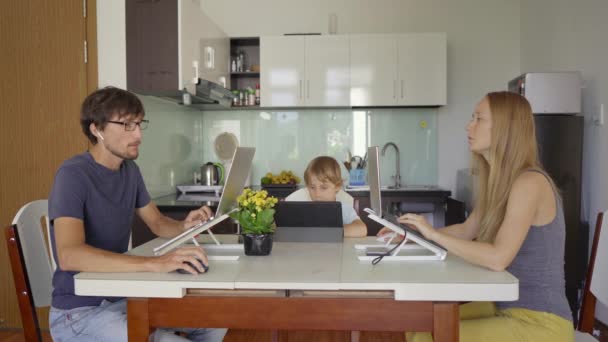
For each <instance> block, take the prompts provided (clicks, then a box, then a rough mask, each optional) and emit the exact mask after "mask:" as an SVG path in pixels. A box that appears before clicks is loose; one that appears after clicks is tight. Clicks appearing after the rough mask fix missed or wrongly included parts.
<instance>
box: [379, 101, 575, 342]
mask: <svg viewBox="0 0 608 342" xmlns="http://www.w3.org/2000/svg"><path fill="white" fill-rule="evenodd" d="M467 138H468V143H469V148H470V150H471V152H472V159H473V163H474V168H473V169H474V170H475V172H476V176H477V187H476V206H475V209H474V210H473V212H472V213H471V215H470V216H469V217H468V218H467V220H466V221H465V222H464V223H462V224H456V225H452V226H449V227H446V228H443V229H433V227H432V226H431V225H430V224H429V223H428V222H427V221H426V220H425V219H424V217H422V216H419V215H414V214H406V215H403V216H401V217H400V218H399V221H400V222H402V223H404V224H407V225H409V226H412V227H414V228H416V229H418V230H419V231H420V232H421V233H422V234H423V235H424V236H425V237H426V238H428V239H430V240H432V241H435V242H437V243H439V244H441V245H442V246H444V247H445V248H447V249H448V251H449V252H450V253H451V254H454V255H457V256H459V257H461V258H463V259H465V260H467V261H468V262H470V263H473V264H476V265H480V266H483V267H487V268H489V269H491V270H495V271H503V270H507V271H509V272H510V273H511V274H513V275H514V276H515V277H517V278H518V279H519V300H517V301H515V302H497V303H469V304H464V305H462V306H461V308H460V309H461V310H460V319H461V320H460V341H536V342H538V341H552V342H555V341H573V339H574V331H573V326H572V316H571V313H570V307H569V306H568V302H567V300H566V295H565V286H564V241H565V223H564V215H563V210H562V203H561V199H560V197H559V194H558V191H557V189H556V187H555V185H554V183H553V181H552V180H551V178H550V177H549V176H548V175H547V173H546V172H545V171H544V170H543V168H542V166H541V165H540V162H539V161H538V156H537V145H536V136H535V131H534V119H533V116H532V110H531V108H530V104H529V103H528V101H527V100H526V99H525V98H524V97H522V96H520V95H517V94H514V93H509V92H494V93H489V94H487V95H486V96H485V97H484V98H483V99H482V100H481V102H479V104H478V105H477V107H476V108H475V112H474V113H473V117H472V119H471V121H470V122H469V124H468V125H467ZM382 233H385V232H382V231H381V232H380V234H382ZM407 340H408V342H412V341H414V342H416V341H431V340H432V338H431V336H430V334H428V333H426V334H424V333H408V334H407Z"/></svg>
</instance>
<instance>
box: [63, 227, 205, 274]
mask: <svg viewBox="0 0 608 342" xmlns="http://www.w3.org/2000/svg"><path fill="white" fill-rule="evenodd" d="M54 230H55V248H56V250H57V259H58V260H57V262H58V265H59V268H60V269H62V270H64V271H81V272H143V271H149V272H170V271H173V270H176V269H184V270H187V271H189V272H190V273H193V274H196V271H195V270H194V269H192V268H191V267H190V266H188V265H186V264H184V262H186V261H188V262H190V263H192V264H193V265H197V267H199V271H201V272H204V269H203V268H202V267H200V266H198V265H199V263H198V262H196V260H195V259H197V258H198V259H201V260H203V262H204V263H205V264H208V263H209V262H208V260H207V256H206V255H205V253H204V252H203V250H202V249H201V248H198V247H183V248H179V249H176V250H173V251H171V252H170V253H167V254H165V255H163V256H160V257H142V256H134V255H125V254H119V253H114V252H110V251H106V250H103V249H99V248H95V247H93V246H91V245H88V244H87V243H86V242H85V234H84V224H83V221H82V220H80V219H76V218H73V217H59V218H56V219H55V220H54Z"/></svg>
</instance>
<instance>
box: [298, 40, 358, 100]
mask: <svg viewBox="0 0 608 342" xmlns="http://www.w3.org/2000/svg"><path fill="white" fill-rule="evenodd" d="M305 50H306V54H305V56H306V57H305V63H306V68H305V71H306V79H305V83H304V94H305V104H306V106H309V107H322V106H327V107H332V106H336V107H337V106H349V105H350V70H349V66H350V63H349V37H348V36H309V37H306V44H305Z"/></svg>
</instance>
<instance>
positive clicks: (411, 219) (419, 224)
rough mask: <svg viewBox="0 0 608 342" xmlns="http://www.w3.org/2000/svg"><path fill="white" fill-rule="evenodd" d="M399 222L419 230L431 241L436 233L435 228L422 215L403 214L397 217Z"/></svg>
mask: <svg viewBox="0 0 608 342" xmlns="http://www.w3.org/2000/svg"><path fill="white" fill-rule="evenodd" d="M397 221H399V223H402V224H405V225H407V226H408V227H410V228H412V229H415V230H417V231H419V232H420V233H421V234H422V235H423V236H424V237H425V238H427V239H429V240H431V241H433V240H434V237H435V235H436V234H438V233H437V231H436V230H435V228H433V226H431V224H430V223H429V222H428V221H427V220H426V219H425V218H424V216H422V215H416V214H405V215H402V216H401V217H399V218H398V219H397Z"/></svg>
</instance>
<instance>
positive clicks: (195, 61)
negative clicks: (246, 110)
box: [126, 0, 230, 95]
mask: <svg viewBox="0 0 608 342" xmlns="http://www.w3.org/2000/svg"><path fill="white" fill-rule="evenodd" d="M126 38H127V88H128V89H129V90H131V91H134V92H136V93H140V94H153V95H159V94H176V93H178V92H179V91H181V90H182V89H183V88H186V89H188V92H190V93H193V94H194V93H195V92H196V91H195V84H196V82H197V80H198V78H202V79H206V80H209V81H212V82H215V83H219V84H221V85H223V86H224V87H228V86H229V85H228V84H227V82H228V81H227V80H228V70H229V67H228V63H229V51H230V41H229V39H228V37H227V36H226V34H224V32H223V31H222V30H221V29H220V28H219V27H217V25H215V23H213V22H212V21H211V19H209V18H208V17H207V16H206V15H205V14H204V13H203V11H202V10H201V5H200V0H177V1H175V0H154V1H152V0H126Z"/></svg>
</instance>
